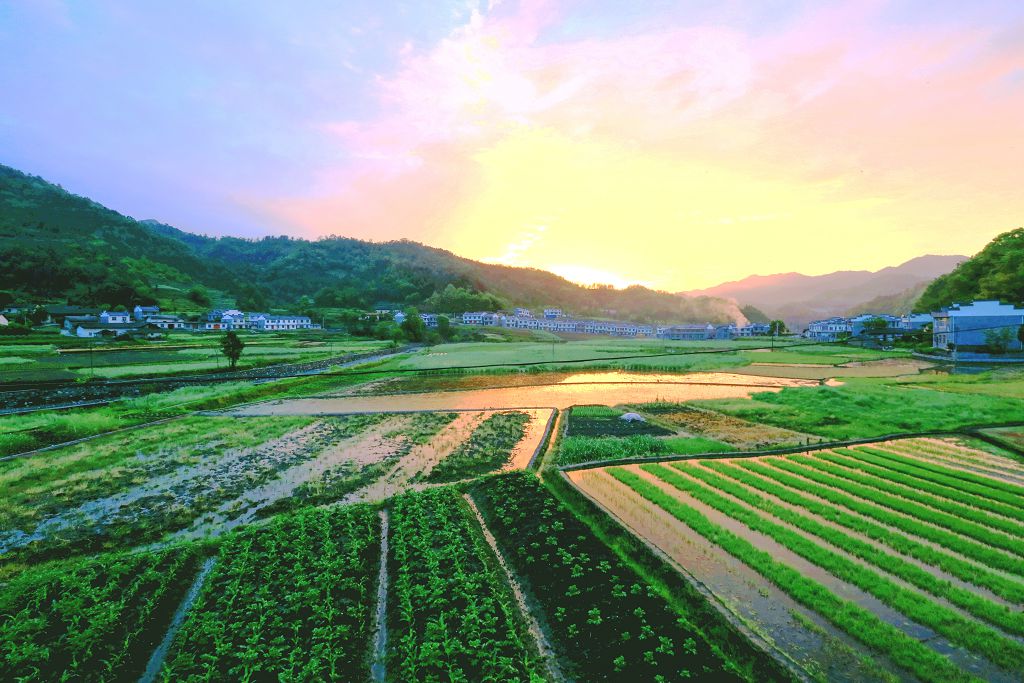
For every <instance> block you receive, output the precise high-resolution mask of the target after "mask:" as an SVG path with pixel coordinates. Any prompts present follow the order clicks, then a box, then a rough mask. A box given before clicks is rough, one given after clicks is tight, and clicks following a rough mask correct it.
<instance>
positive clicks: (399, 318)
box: [395, 311, 405, 325]
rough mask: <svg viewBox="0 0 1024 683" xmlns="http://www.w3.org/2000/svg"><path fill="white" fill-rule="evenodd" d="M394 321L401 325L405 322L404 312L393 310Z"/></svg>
mask: <svg viewBox="0 0 1024 683" xmlns="http://www.w3.org/2000/svg"><path fill="white" fill-rule="evenodd" d="M395 322H396V323H398V324H399V325H401V324H402V323H404V322H405V313H403V312H402V311H395Z"/></svg>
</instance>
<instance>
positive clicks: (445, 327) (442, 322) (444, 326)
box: [437, 315, 452, 341]
mask: <svg viewBox="0 0 1024 683" xmlns="http://www.w3.org/2000/svg"><path fill="white" fill-rule="evenodd" d="M437 334H438V335H439V336H440V337H441V340H442V341H448V340H449V339H451V338H452V323H451V321H450V320H448V316H445V315H439V316H437Z"/></svg>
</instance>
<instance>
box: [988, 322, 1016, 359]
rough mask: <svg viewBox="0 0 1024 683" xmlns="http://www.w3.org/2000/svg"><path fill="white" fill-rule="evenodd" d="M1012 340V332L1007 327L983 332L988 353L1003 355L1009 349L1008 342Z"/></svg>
mask: <svg viewBox="0 0 1024 683" xmlns="http://www.w3.org/2000/svg"><path fill="white" fill-rule="evenodd" d="M1012 339H1013V332H1011V331H1010V328H1009V327H1000V328H999V329H996V330H985V346H986V347H988V351H989V353H993V354H1003V353H1006V350H1007V349H1008V348H1010V340H1012Z"/></svg>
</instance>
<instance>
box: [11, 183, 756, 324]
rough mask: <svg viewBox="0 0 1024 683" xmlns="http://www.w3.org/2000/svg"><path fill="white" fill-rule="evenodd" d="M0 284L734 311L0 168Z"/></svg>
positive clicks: (621, 312)
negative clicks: (299, 234)
mask: <svg viewBox="0 0 1024 683" xmlns="http://www.w3.org/2000/svg"><path fill="white" fill-rule="evenodd" d="M0 261H2V262H3V263H4V264H11V265H10V266H9V267H5V268H4V269H3V271H2V272H0V291H6V292H8V297H9V298H13V299H17V300H40V299H45V300H49V301H71V302H74V303H79V304H93V305H112V304H134V303H149V302H153V301H160V302H161V303H165V302H167V301H168V299H170V302H169V303H170V305H169V306H168V307H170V308H174V307H175V306H174V304H175V302H176V299H175V295H177V300H181V299H182V297H183V293H184V292H185V291H187V290H188V289H190V288H193V287H196V286H199V287H202V288H205V289H207V290H210V292H211V294H212V295H213V299H214V300H215V301H218V302H224V303H236V304H237V305H238V306H239V307H242V308H264V307H269V306H275V307H294V306H299V305H302V306H304V307H306V308H308V306H309V301H308V300H307V298H308V299H312V300H313V302H314V303H315V305H316V306H320V307H343V308H364V309H365V308H370V307H372V306H374V304H376V303H378V302H387V303H390V304H393V305H397V306H409V305H415V306H421V307H428V308H430V309H433V310H438V311H442V312H444V311H449V312H457V311H460V310H464V309H465V308H478V309H491V310H493V309H496V308H499V307H505V306H509V305H519V306H531V307H537V306H545V305H551V306H559V307H561V308H563V309H565V310H567V311H570V312H572V313H574V314H578V315H591V316H608V317H611V316H615V317H621V318H628V319H633V320H638V321H658V320H667V321H679V322H685V321H694V322H697V321H701V322H702V321H712V322H728V321H734V320H740V319H742V314H741V313H740V311H739V309H738V308H737V307H736V305H735V304H734V303H732V302H729V301H725V300H722V299H717V298H713V297H707V296H697V297H687V296H680V295H677V294H670V293H667V292H658V291H654V290H650V289H647V288H645V287H639V286H637V287H629V288H627V289H623V290H616V289H613V288H610V287H582V286H580V285H577V284H574V283H572V282H569V281H568V280H565V279H563V278H561V277H558V276H557V275H554V274H552V273H549V272H546V271H541V270H536V269H530V268H511V267H507V266H500V265H493V264H485V263H480V262H477V261H472V260H470V259H465V258H462V257H459V256H456V255H455V254H452V253H451V252H448V251H444V250H442V249H435V248H433V247H428V246H425V245H422V244H419V243H416V242H410V241H406V240H402V241H397V242H384V243H376V242H364V241H361V240H356V239H350V238H343V237H330V238H324V239H319V240H315V241H310V240H302V239H295V238H290V237H267V238H263V239H259V240H250V239H242V238H237V237H219V238H213V237H205V236H201V235H195V234H191V233H187V232H184V231H181V230H178V229H176V228H174V227H171V226H169V225H164V224H162V223H159V222H157V221H152V220H145V221H136V220H134V219H133V218H130V217H128V216H123V215H121V214H119V213H117V212H116V211H113V210H111V209H108V208H106V207H104V206H101V205H100V204H97V203H96V202H93V201H91V200H89V199H87V198H84V197H79V196H77V195H74V194H71V193H69V192H67V191H65V190H64V189H63V188H61V187H60V186H57V185H53V184H51V183H48V182H46V181H45V180H42V179H41V178H38V177H34V176H30V175H26V174H24V173H21V172H20V171H17V170H15V169H12V168H8V167H5V166H0Z"/></svg>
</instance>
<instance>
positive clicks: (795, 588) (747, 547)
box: [609, 468, 972, 683]
mask: <svg viewBox="0 0 1024 683" xmlns="http://www.w3.org/2000/svg"><path fill="white" fill-rule="evenodd" d="M609 473H610V474H611V475H612V476H613V477H615V478H616V479H618V480H619V481H620V482H622V483H623V484H625V485H626V486H628V487H630V488H632V489H633V490H634V491H635V492H636V493H637V494H639V495H640V496H642V497H643V498H645V499H646V500H648V501H650V502H652V503H654V504H655V505H657V506H659V507H660V508H662V509H664V510H665V511H666V512H668V513H669V514H671V515H672V516H673V517H675V518H676V519H678V520H679V521H681V522H682V523H684V524H686V525H687V526H688V527H690V528H691V529H693V530H694V531H695V532H697V533H698V534H700V535H701V536H703V537H704V538H706V539H708V540H709V541H711V542H712V543H714V544H716V545H718V546H720V547H721V548H722V549H723V550H724V551H725V552H727V553H729V554H730V555H732V556H733V557H735V558H737V559H738V560H740V561H741V562H743V563H744V564H746V565H747V566H749V567H750V568H751V569H753V570H754V571H756V572H758V573H759V574H761V575H762V576H764V577H765V578H766V579H767V580H769V581H771V582H772V583H773V584H775V585H776V586H778V587H779V588H780V589H781V590H782V591H784V592H785V593H786V594H788V595H789V596H790V597H792V598H793V599H794V600H796V601H797V602H799V603H801V604H802V605H804V606H805V607H808V608H810V609H812V610H814V611H816V612H818V613H819V614H821V615H822V616H823V617H825V618H826V619H828V620H829V621H831V622H832V623H833V624H835V625H836V626H837V627H839V628H840V629H842V630H844V631H846V632H847V633H849V634H850V635H852V636H853V637H855V638H856V639H858V640H860V641H861V642H862V643H864V644H865V645H867V646H868V647H869V648H872V649H874V650H876V651H878V652H881V653H884V654H886V655H888V656H889V657H890V658H891V659H892V661H893V662H895V663H896V664H897V665H899V666H901V667H903V668H904V669H906V670H907V671H909V672H911V673H912V674H913V675H914V676H916V677H917V678H919V679H920V680H922V681H925V682H927V683H932V682H934V683H940V682H941V683H950V682H953V681H969V680H972V679H971V677H970V676H969V675H968V674H967V673H965V672H964V671H962V670H961V669H960V668H959V667H957V666H955V665H954V664H953V663H952V662H950V661H949V660H948V659H946V658H945V657H943V656H942V655H940V654H938V653H937V652H935V651H934V650H932V649H931V648H929V647H928V646H926V645H924V644H922V643H920V642H918V641H917V640H916V639H914V638H911V637H910V636H908V635H907V634H906V633H904V632H903V631H902V630H900V629H898V628H896V627H894V626H891V625H890V624H887V623H885V622H884V621H882V620H881V619H879V618H878V617H877V616H875V615H874V614H872V613H871V612H870V611H868V610H866V609H864V608H862V607H860V606H858V605H856V604H854V603H853V602H851V601H849V600H845V599H843V598H841V597H839V596H837V595H836V594H835V593H833V592H832V591H831V590H829V589H828V588H827V587H825V586H824V585H822V584H821V583H819V582H817V581H815V580H814V579H810V578H808V577H806V576H804V575H802V574H801V573H800V572H798V571H797V570H795V569H793V568H792V567H790V566H788V565H786V564H784V563H782V562H780V561H778V560H776V559H774V558H773V557H772V556H771V554H770V553H767V552H765V551H763V550H760V549H758V548H757V547H755V546H754V545H753V544H752V543H750V542H749V541H747V540H746V539H744V538H741V537H739V536H737V535H736V534H734V533H732V532H731V531H728V530H727V529H725V528H723V527H721V526H719V525H717V524H715V523H714V522H712V521H711V520H709V519H708V518H707V517H706V516H704V515H703V514H702V513H701V512H700V511H698V510H696V509H695V508H693V507H691V506H689V505H686V504H685V503H683V502H682V501H680V500H679V499H678V498H676V497H674V496H672V495H671V494H669V493H668V492H666V491H664V490H662V489H661V487H659V486H658V485H656V484H654V483H651V482H649V481H647V480H645V479H644V478H643V477H642V476H641V475H639V474H637V473H635V472H631V471H629V470H625V469H621V468H612V469H611V470H609Z"/></svg>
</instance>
